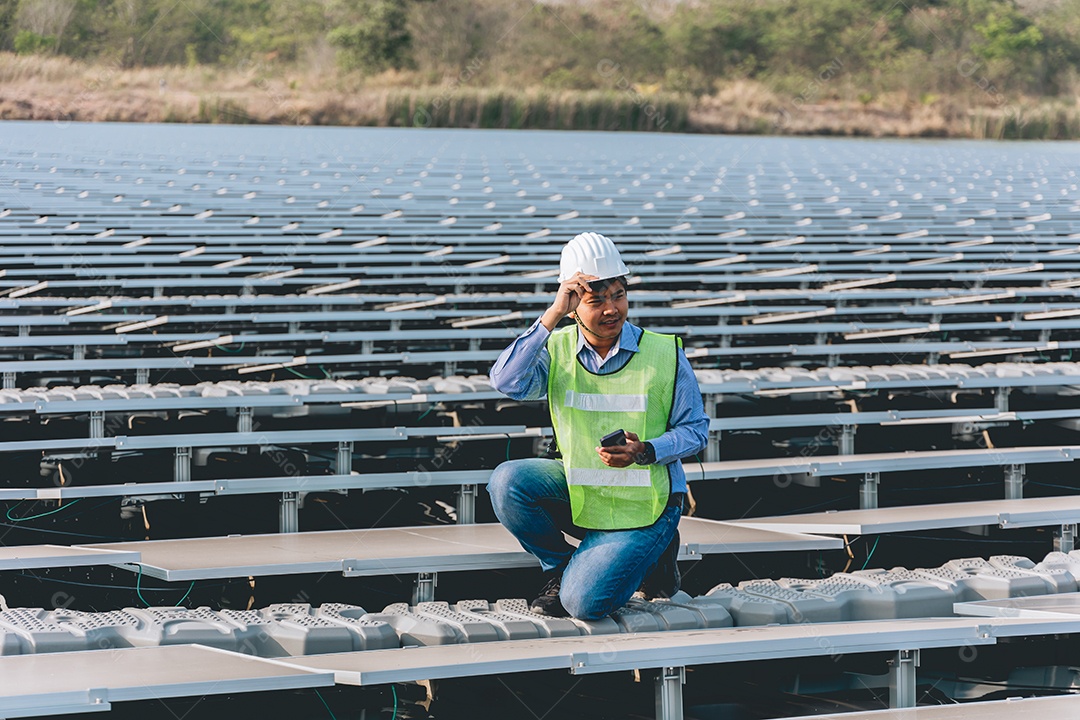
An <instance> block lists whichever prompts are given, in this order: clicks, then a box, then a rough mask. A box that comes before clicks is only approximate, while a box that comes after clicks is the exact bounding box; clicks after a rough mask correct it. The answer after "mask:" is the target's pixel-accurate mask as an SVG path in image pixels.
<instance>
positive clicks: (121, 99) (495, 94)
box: [0, 53, 1080, 139]
mask: <svg viewBox="0 0 1080 720" xmlns="http://www.w3.org/2000/svg"><path fill="white" fill-rule="evenodd" d="M422 81H423V78H421V77H420V76H419V75H418V74H416V73H386V74H383V75H380V76H378V77H375V78H363V77H360V76H357V75H344V76H342V75H338V74H335V73H325V74H319V73H315V72H309V73H303V72H299V71H294V70H288V69H285V70H282V69H280V68H272V67H261V66H254V67H252V66H248V67H236V68H209V67H160V68H141V69H134V70H125V69H120V68H116V67H111V66H93V65H86V64H82V63H77V62H74V61H71V60H67V59H63V58H43V57H23V56H16V55H12V54H6V53H0V119H8V120H15V119H19V120H81V121H128V122H181V123H191V122H204V123H258V124H283V125H378V126H388V125H399V126H400V125H405V126H412V125H417V124H422V125H423V124H428V125H436V126H455V127H530V128H564V129H570V128H574V129H637V130H650V129H657V125H658V124H659V125H660V128H659V129H663V130H668V131H684V132H703V133H753V134H791V135H862V136H872V137H930V136H933V137H964V138H1045V139H1076V138H1080V101H1078V100H1076V99H1072V100H1070V101H1053V102H1051V101H1043V100H1036V99H1027V98H1015V99H1012V101H1011V104H1010V105H1008V106H1006V107H998V106H994V105H991V104H989V103H988V98H987V97H986V96H984V95H981V94H978V93H974V94H972V95H970V96H965V97H950V98H936V97H931V98H920V99H916V98H912V97H910V96H909V95H908V94H907V93H904V92H896V93H892V94H886V95H881V96H877V97H874V98H873V99H872V100H865V99H864V101H862V102H860V101H858V100H853V99H835V98H830V99H827V100H822V99H815V100H814V101H813V102H801V101H800V99H799V98H790V97H786V96H784V95H781V94H779V93H777V92H775V91H773V90H771V89H769V88H768V87H767V86H765V85H764V84H762V83H759V82H755V81H751V80H737V81H732V82H726V83H718V84H717V88H716V91H715V93H714V94H713V95H711V96H707V97H703V98H698V99H696V100H694V99H691V98H689V97H688V96H678V95H665V94H662V93H661V94H655V95H647V96H644V95H634V94H633V93H631V92H614V91H574V90H559V91H552V90H550V89H544V88H531V89H530V88H514V89H507V88H465V87H459V86H456V85H454V84H443V85H437V84H436V85H430V84H424V83H423V82H422ZM1078 84H1080V81H1078ZM854 95H856V93H854V92H852V91H846V92H844V93H843V96H844V98H849V96H854ZM646 108H651V110H650V112H652V113H655V115H654V116H647V115H646V114H645V113H644V111H645V109H646ZM418 110H423V111H424V112H422V113H421V115H424V116H425V117H424V118H422V120H423V122H417V118H418V117H419V115H418V114H417V111H418ZM658 119H663V120H665V122H663V123H658V122H657V120H658Z"/></svg>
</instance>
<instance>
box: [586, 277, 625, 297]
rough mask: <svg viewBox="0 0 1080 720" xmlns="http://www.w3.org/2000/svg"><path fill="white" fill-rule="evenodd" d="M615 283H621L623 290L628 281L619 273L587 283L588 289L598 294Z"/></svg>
mask: <svg viewBox="0 0 1080 720" xmlns="http://www.w3.org/2000/svg"><path fill="white" fill-rule="evenodd" d="M615 283H619V284H620V285H622V286H623V290H625V289H626V288H627V286H628V283H627V282H626V276H625V275H620V276H619V277H613V278H607V279H606V280H596V281H594V282H591V283H589V290H591V291H593V292H594V293H596V294H597V295H599V294H600V293H602V292H604V291H605V290H607V289H608V288H609V287H611V286H612V285H614V284H615Z"/></svg>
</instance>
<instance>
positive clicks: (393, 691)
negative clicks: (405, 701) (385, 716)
mask: <svg viewBox="0 0 1080 720" xmlns="http://www.w3.org/2000/svg"><path fill="white" fill-rule="evenodd" d="M390 692H392V693H394V715H393V716H392V717H391V718H390V720H397V688H396V687H394V686H393V685H391V686H390Z"/></svg>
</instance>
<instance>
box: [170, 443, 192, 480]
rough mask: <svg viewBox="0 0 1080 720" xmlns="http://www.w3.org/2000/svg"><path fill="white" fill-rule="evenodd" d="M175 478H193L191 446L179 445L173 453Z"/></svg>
mask: <svg viewBox="0 0 1080 720" xmlns="http://www.w3.org/2000/svg"><path fill="white" fill-rule="evenodd" d="M173 480H175V481H176V482H187V481H189V480H191V448H190V447H178V448H176V451H175V453H174V455H173Z"/></svg>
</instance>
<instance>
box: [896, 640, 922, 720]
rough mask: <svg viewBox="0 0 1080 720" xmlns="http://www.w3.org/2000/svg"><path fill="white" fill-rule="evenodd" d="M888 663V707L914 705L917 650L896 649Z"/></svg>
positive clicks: (909, 706) (917, 664)
mask: <svg viewBox="0 0 1080 720" xmlns="http://www.w3.org/2000/svg"><path fill="white" fill-rule="evenodd" d="M889 665H890V667H889V707H891V708H911V707H915V683H916V678H915V668H917V667H919V651H918V650H898V651H897V653H896V655H895V656H893V659H892V660H890V661H889Z"/></svg>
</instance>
